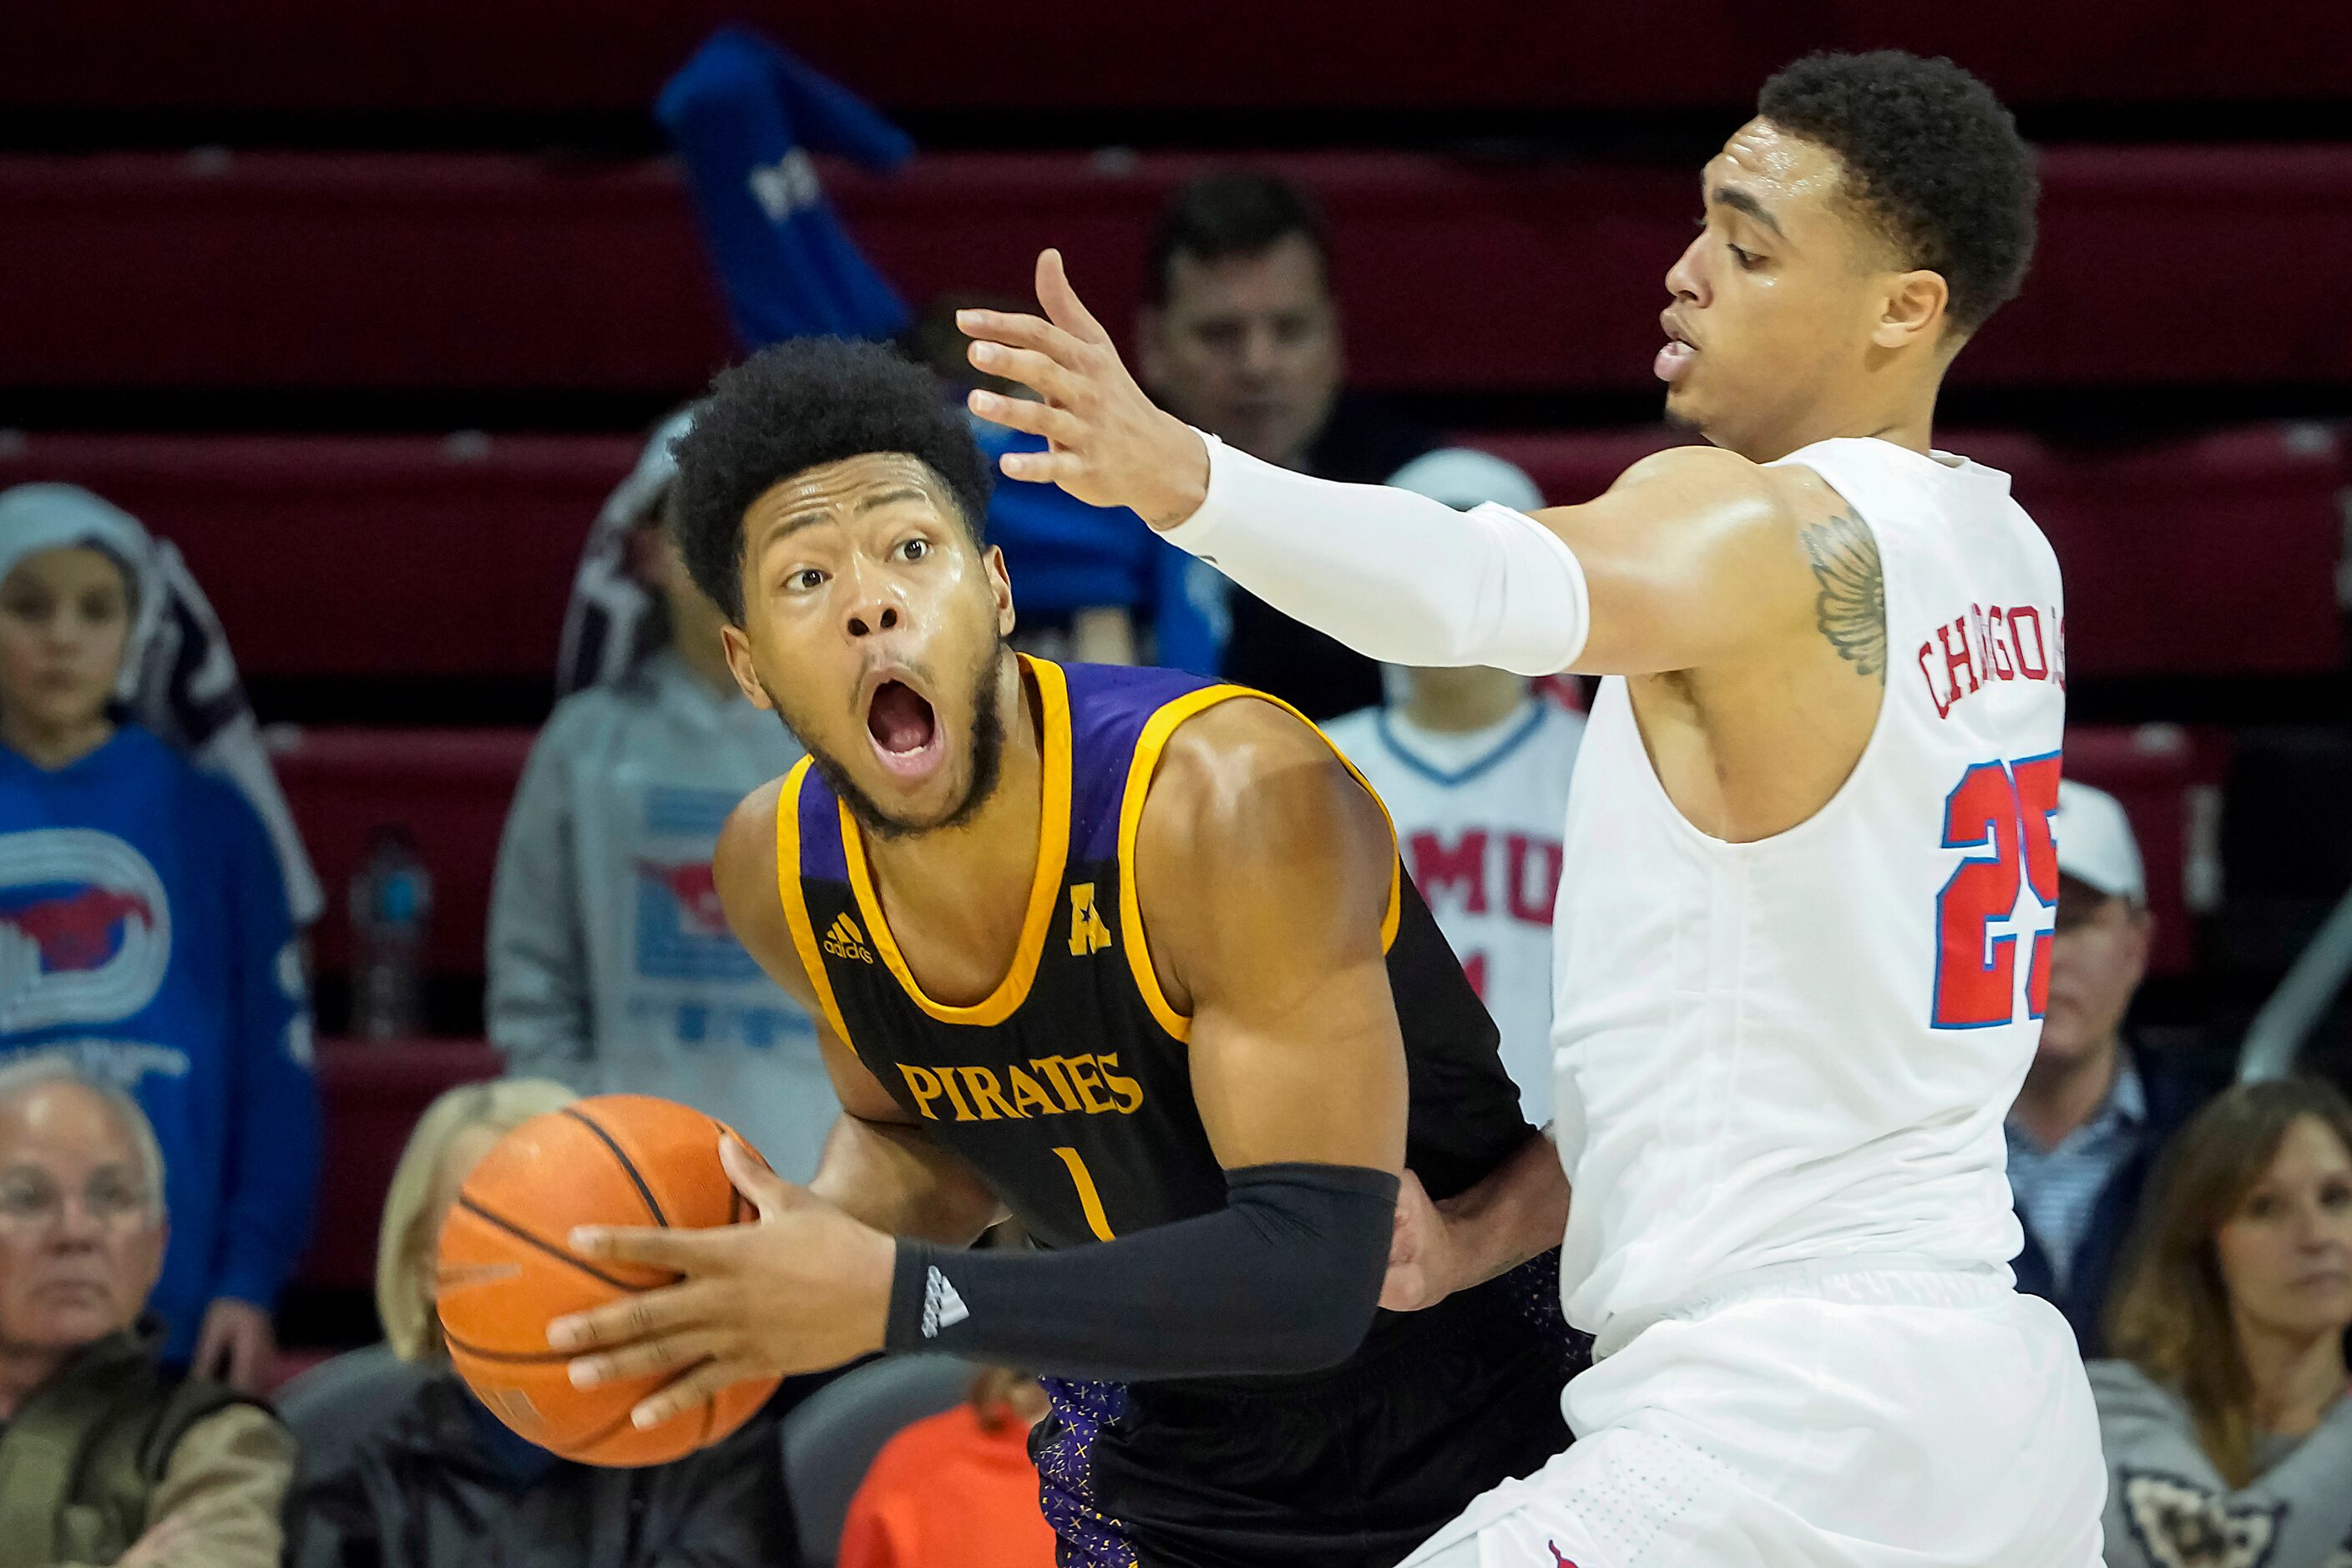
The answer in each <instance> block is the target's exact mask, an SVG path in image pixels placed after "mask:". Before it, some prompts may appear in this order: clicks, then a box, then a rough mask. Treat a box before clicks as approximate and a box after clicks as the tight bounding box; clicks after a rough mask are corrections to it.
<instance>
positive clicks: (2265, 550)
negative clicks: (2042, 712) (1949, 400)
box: [1465, 426, 2347, 676]
mask: <svg viewBox="0 0 2352 1568" xmlns="http://www.w3.org/2000/svg"><path fill="white" fill-rule="evenodd" d="M1465 439H1467V440H1469V441H1471V442H1472V443H1473V444H1474V445H1476V446H1479V447H1486V448H1487V449H1488V450H1490V451H1493V452H1495V453H1496V454H1498V455H1500V456H1502V457H1505V458H1509V459H1511V460H1512V461H1513V462H1515V463H1517V464H1518V465H1519V466H1520V467H1521V468H1526V469H1527V470H1528V473H1529V474H1531V475H1532V476H1533V477H1534V479H1535V480H1536V482H1537V484H1538V486H1540V487H1541V488H1542V489H1543V491H1544V493H1545V495H1546V496H1548V497H1549V498H1551V499H1553V500H1558V501H1561V502H1574V501H1580V500H1590V499H1591V497H1593V496H1594V495H1597V494H1599V493H1600V492H1601V490H1602V489H1606V488H1607V487H1608V485H1609V483H1610V481H1611V480H1612V479H1615V478H1616V476H1617V475H1618V474H1619V473H1621V472H1622V471H1623V469H1624V468H1626V467H1627V466H1628V465H1629V464H1631V463H1633V462H1634V461H1636V460H1637V459H1639V458H1643V457H1644V456H1647V455H1648V454H1649V453H1651V452H1653V451H1655V450H1657V449H1659V448H1660V447H1664V446H1666V445H1669V444H1670V443H1671V442H1672V441H1673V440H1674V439H1675V437H1673V436H1672V435H1671V434H1669V433H1667V432H1665V431H1663V430H1648V431H1609V432H1601V433H1592V434H1581V433H1580V434H1573V435H1543V436H1492V437H1490V436H1473V437H1465ZM1938 439H1939V440H1940V442H1941V444H1942V445H1944V446H1945V447H1949V448H1951V449H1952V450H1955V451H1959V452H1965V453H1967V454H1969V456H1971V457H1973V458H1977V459H1978V460H1979V461H1980V462H1984V463H1988V464H1990V465H1991V466H1992V467H1994V468H2000V469H2003V470H2005V471H2007V472H2008V473H2009V474H2010V475H2011V478H2012V479H2013V480H2014V481H2015V492H2014V493H2015V494H2016V496H2017V499H2018V500H2020V501H2021V503H2023V505H2024V506H2025V509H2026V510H2028V511H2030V512H2032V514H2033V516H2034V519H2035V521H2038V522H2040V523H2041V525H2042V530H2043V531H2045V532H2046V533H2048V534H2049V536H2050V541H2051V543H2052V545H2053V547H2054V548H2055V549H2056V551H2057V552H2058V561H2059V564H2060V565H2061V566H2062V567H2063V569H2064V571H2065V574H2066V617H2067V653H2068V658H2069V665H2068V668H2070V670H2072V671H2073V672H2074V673H2076V674H2080V675H2095V676H2117V675H2167V674H2181V675H2191V674H2247V675H2252V674H2289V673H2312V672H2320V671H2326V670H2332V669H2336V668H2339V667H2340V665H2341V664H2342V662H2343V658H2344V647H2343V620H2342V616H2341V613H2340V611H2339V610H2338V609H2337V606H2336V564H2337V562H2338V560H2339V558H2340V556H2341V555H2342V552H2343V523H2342V519H2341V513H2340V512H2339V510H2338V504H2339V501H2338V498H2339V496H2340V495H2341V493H2342V491H2343V489H2344V487H2345V484H2346V482H2347V476H2346V473H2345V454H2344V451H2343V449H2342V447H2341V445H2340V443H2339V441H2338V440H2337V439H2336V437H2335V436H2334V435H2333V434H2332V433H2330V432H2328V431H2326V430H2325V429H2322V428H2319V427H2316V426H2250V427H2246V428H2243V429H2236V430H2228V431H2221V432H2218V433H2214V434H2211V435H2207V436H2203V437H2196V438H2193V439H2189V440H2185V441H2177V442H2167V443H2161V444H2151V445H2148V446H2146V447H2131V448H2127V449H2118V450H2106V449H2093V450H2086V449H2083V448H2076V447H2056V446H2053V445H2051V444H2049V443H2046V442H2042V441H2038V440H2035V439H2033V438H2032V437H2024V436H2020V435H2017V434H2014V433H2011V432H1990V431H1950V432H1946V433H1944V434H1942V435H1941V436H1940V437H1938Z"/></svg>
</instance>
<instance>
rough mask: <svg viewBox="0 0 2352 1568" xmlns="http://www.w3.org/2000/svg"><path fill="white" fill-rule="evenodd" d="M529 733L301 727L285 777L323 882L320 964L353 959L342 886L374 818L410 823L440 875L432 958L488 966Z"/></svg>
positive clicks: (478, 969)
mask: <svg viewBox="0 0 2352 1568" xmlns="http://www.w3.org/2000/svg"><path fill="white" fill-rule="evenodd" d="M531 738H532V732H531V731H529V730H305V731H299V732H297V733H296V734H295V735H294V736H293V737H291V739H290V741H289V743H288V744H287V746H286V747H285V749H284V750H282V751H280V752H278V757H277V763H278V779H279V780H280V781H281V782H282V783H283V784H284V785H285V786H286V797H287V799H288V800H289V801H290V802H291V803H292V804H293V807H294V820H295V821H296V823H297V824H299V826H300V827H301V829H302V837H303V841H304V842H305V843H307V844H308V845H309V846H310V858H311V859H312V860H314V861H315V862H317V864H318V868H319V877H320V880H321V881H323V882H324V883H325V884H326V886H327V910H326V913H325V915H324V916H323V917H321V918H320V921H319V926H318V931H317V932H316V942H317V944H318V963H319V966H320V968H321V969H324V970H329V971H338V970H341V969H343V968H345V967H346V966H347V965H348V964H349V963H350V959H351V942H352V931H351V917H350V906H349V902H348V899H347V896H346V889H348V888H349V887H350V885H351V879H352V875H353V873H355V872H357V871H358V870H359V868H360V867H361V866H362V863H363V862H364V861H365V860H366V858H367V851H368V843H369V838H370V837H371V835H373V832H374V831H375V829H376V828H377V827H378V826H404V827H406V828H407V829H408V830H409V832H410V833H411V834H412V835H414V836H415V839H416V847H417V853H418V856H419V858H421V859H422V860H423V861H424V862H425V869H426V870H427V871H429V872H430V873H431V874H432V877H433V912H432V928H431V931H430V933H429V936H428V942H429V946H428V950H427V955H426V956H427V963H428V964H429V966H430V967H431V968H432V969H434V970H435V971H437V972H439V973H447V974H479V973H482V958H483V928H484V923H485V921H486V920H487V918H488V910H489V899H490V875H491V872H492V870H493V869H494V868H495V867H496V866H497V863H498V850H499V832H500V831H501V830H502V829H503V828H504V827H505V826H506V817H507V807H508V805H509V803H510V802H511V801H512V800H513V798H514V790H515V783H516V781H517V780H518V779H520V777H521V776H522V766H523V762H524V760H525V759H526V758H527V757H528V756H529V755H530V742H531Z"/></svg>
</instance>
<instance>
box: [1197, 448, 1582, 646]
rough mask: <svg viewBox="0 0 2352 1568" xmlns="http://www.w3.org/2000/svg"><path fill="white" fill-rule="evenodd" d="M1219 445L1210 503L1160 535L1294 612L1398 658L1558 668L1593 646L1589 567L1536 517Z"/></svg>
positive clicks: (1343, 639) (1215, 452) (1349, 639)
mask: <svg viewBox="0 0 2352 1568" xmlns="http://www.w3.org/2000/svg"><path fill="white" fill-rule="evenodd" d="M1209 453H1210V464H1209V486H1208V498H1207V500H1205V501H1203V502H1202V505H1201V508H1200V510H1197V511H1195V512H1194V513H1193V514H1192V516H1191V517H1190V518H1187V519H1186V520H1185V521H1182V522H1181V523H1178V524H1177V525H1175V526H1174V527H1172V528H1171V529H1169V530H1167V531H1166V532H1165V535H1164V537H1166V538H1167V539H1168V540H1169V541H1170V542H1171V543H1175V544H1178V545H1181V546H1182V547H1183V548H1184V549H1186V550H1188V551H1191V552H1192V553H1193V554H1195V555H1197V556H1199V557H1200V558H1201V559H1202V560H1203V561H1206V562H1208V563H1210V564H1212V565H1213V566H1215V567H1216V568H1217V569H1218V570H1219V571H1221V572H1223V574H1225V575H1226V576H1228V577H1231V578H1232V579H1233V580H1234V582H1236V583H1238V584H1241V585H1242V586H1243V587H1244V588H1247V589H1248V590H1249V591H1250V592H1251V593H1253V594H1255V595H1257V596H1258V597H1259V598H1261V599H1264V600H1265V602H1266V603H1268V604H1270V605H1274V606H1275V608H1276V609H1278V610H1281V611H1282V612H1283V613H1284V614H1286V615H1288V616H1293V617H1295V618H1297V619H1298V620H1301V621H1304V622H1305V623H1307V625H1308V626H1313V627H1315V628H1316V629H1317V630H1318V631H1321V632H1324V633H1327V634H1328V635H1329V636H1331V637H1337V638H1338V639H1339V641H1341V642H1344V643H1346V644H1347V645H1348V646H1349V647H1352V648H1354V649H1356V650H1357V651H1358V652H1359V653H1364V654H1369V655H1370V656H1371V657H1373V658H1380V659H1385V660H1388V661H1389V662H1391V663H1394V664H1410V665H1422V666H1450V665H1468V664H1484V665H1493V666H1496V667H1497V668H1503V669H1509V670H1515V671H1517V672H1518V673H1519V674H1522V675H1549V674H1552V673H1555V672H1556V671H1559V670H1562V669H1565V668H1568V667H1569V666H1570V664H1572V663H1573V662H1574V661H1575V659H1576V657H1577V655H1578V654H1579V653H1580V652H1581V651H1582V650H1583V647H1584V639H1585V629H1586V625H1587V621H1588V619H1589V614H1590V612H1589V607H1588V604H1587V597H1586V587H1585V582H1584V573H1583V570H1582V568H1581V567H1580V565H1579V564H1578V563H1577V560H1576V556H1575V555H1574V553H1573V552H1570V549H1569V547H1568V545H1567V544H1566V543H1565V542H1563V541H1561V540H1560V539H1559V536H1558V535H1556V534H1554V533H1553V532H1551V531H1550V530H1549V529H1547V528H1545V527H1544V526H1543V525H1542V524H1541V523H1538V522H1537V521H1534V520H1533V519H1531V518H1528V517H1527V516H1525V515H1524V514H1522V513H1519V512H1515V511H1511V510H1508V509H1507V508H1503V507H1498V506H1484V507H1479V508H1477V509H1475V510H1472V511H1467V512H1457V511H1455V510H1454V509H1453V508H1451V507H1449V506H1446V505H1444V503H1443V502H1440V501H1434V500H1430V499H1428V498H1427V497H1425V496H1418V495H1414V494H1413V493H1412V492H1411V491H1409V490H1400V489H1390V488H1388V487H1385V486H1381V485H1342V484H1336V483H1333V482H1332V481H1330V480H1328V479H1310V478H1308V477H1307V475H1304V474H1294V473H1291V472H1289V471H1287V470H1286V469H1283V468H1276V467H1275V466H1274V465H1272V464H1270V463H1264V462H1260V461H1259V460H1258V459H1256V458H1252V457H1250V456H1249V455H1247V454H1246V453H1244V452H1239V451H1236V450H1234V448H1232V447H1226V446H1224V445H1223V444H1222V443H1220V442H1217V441H1215V440H1213V439H1212V440H1210V442H1209Z"/></svg>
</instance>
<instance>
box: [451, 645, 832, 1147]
mask: <svg viewBox="0 0 2352 1568" xmlns="http://www.w3.org/2000/svg"><path fill="white" fill-rule="evenodd" d="M799 757H800V748H799V747H798V746H796V745H795V744H793V741H792V738H791V737H790V736H789V735H788V734H787V733H786V732H785V731H784V728H783V726H782V724H780V723H778V722H777V721H776V716H775V715H774V714H772V713H767V712H762V711H761V710H759V709H756V708H753V707H752V706H751V704H750V703H748V702H746V701H744V700H741V699H740V697H737V696H734V695H733V694H731V693H727V692H721V691H719V690H716V689H713V688H712V687H711V686H709V684H708V683H707V682H705V681H703V680H702V679H700V678H698V676H696V675H695V674H694V673H693V671H692V670H691V669H689V668H688V667H687V665H686V663H685V661H684V660H683V659H681V658H678V656H677V654H676V653H675V652H671V651H667V650H665V651H663V652H660V653H657V654H655V655H654V656H652V657H651V658H647V659H646V661H645V663H644V664H643V665H642V666H641V667H640V668H638V669H637V670H636V671H635V673H633V674H631V675H628V676H625V677H623V678H621V679H618V680H616V681H614V683H612V684H610V685H605V686H598V687H593V688H590V689H587V690H583V691H580V692H576V693H574V694H573V695H572V696H570V697H567V698H565V699H564V700H562V702H561V703H559V704H558V705H557V707H556V710H555V713H554V716H553V717H552V718H551V719H550V720H549V721H548V723H547V728H546V729H544V730H542V731H541V732H540V736H539V740H538V742H537V743H536V744H535V745H533V746H532V748H531V753H530V766H529V767H527V768H526V769H525V770H524V772H523V776H522V784H521V786H520V788H519V789H518V790H517V791H516V793H515V801H514V806H513V809H512V810H511V811H510V812H509V814H508V816H507V826H506V834H505V837H504V838H503V839H502V840H501V841H500V843H499V865H498V875H497V878H496V880H495V882H494V883H493V885H492V889H491V894H490V928H489V998H488V1017H489V1033H490V1039H491V1041H492V1043H493V1044H495V1045H497V1046H498V1047H499V1049H500V1050H501V1051H502V1052H504V1053H505V1056H506V1060H507V1068H508V1070H509V1071H510V1072H515V1073H527V1074H531V1075H534V1076H541V1077H547V1078H552V1079H558V1080H559V1081H561V1082H563V1083H567V1084H569V1085H571V1086H572V1088H574V1089H578V1090H579V1091H580V1092H582V1093H583V1094H620V1093H629V1094H657V1095H662V1096H665V1097H667V1098H668V1099H671V1100H683V1101H685V1102H686V1103H687V1104H688V1105H691V1106H694V1107H696V1108H697V1109H698V1110H704V1111H708V1112H709V1113H710V1114H711V1115H714V1116H718V1117H721V1118H723V1119H725V1120H726V1121H727V1122H728V1123H729V1124H730V1125H731V1126H733V1127H734V1128H735V1129H736V1130H737V1131H740V1132H741V1133H742V1134H743V1136H744V1137H745V1138H747V1139H749V1140H751V1143H752V1145H753V1146H754V1147H755V1148H757V1149H758V1150H759V1151H760V1152H761V1153H762V1154H764V1155H766V1156H767V1158H768V1162H769V1163H771V1164H772V1165H773V1166H774V1167H775V1168H776V1170H777V1171H778V1172H779V1173H781V1174H782V1175H784V1176H785V1177H787V1178H789V1179H791V1180H793V1181H805V1180H807V1179H808V1177H809V1176H810V1175H812V1174H813V1173H814V1172H815V1170H816V1161H817V1154H818V1152H819V1150H820V1149H821V1147H822V1146H823V1144H824V1136H825V1132H826V1131H827V1130H828V1129H829V1128H830V1127H831V1126H832V1125H833V1121H834V1118H835V1115H837V1114H838V1113H839V1110H840V1103H839V1101H838V1100H836V1099H835V1094H834V1090H833V1085H832V1082H831V1080H830V1079H827V1078H826V1077H825V1073H824V1064H823V1062H822V1061H821V1059H820V1058H819V1056H818V1053H817V1047H816V1034H815V1030H814V1027H813V1026H811V1025H810V1022H809V1018H808V1015H807V1014H805V1013H804V1012H803V1011H802V1010H801V1008H800V1007H799V1006H798V1005H795V1004H794V1003H793V1000H792V999H791V998H790V997H789V996H787V995H785V994H783V993H782V991H780V990H778V989H777V988H776V985H775V984H774V982H772V981H771V980H770V979H769V978H768V977H767V976H766V975H764V974H762V973H761V972H760V969H759V966H758V965H757V964H755V963H753V962H752V961H751V956H750V955H749V954H748V953H746V952H744V951H743V950H742V948H741V947H740V945H739V944H738V943H737V942H736V941H735V938H734V937H733V935H732V934H731V933H730V931H728V929H727V922H726V920H725V917H724V916H723V915H722V914H721V912H720V910H719V898H718V894H717V892H716V890H715V889H713V887H712V885H711V877H710V854H711V849H712V847H714V846H715V845H716V843H717V842H718V837H719V826H720V824H721V823H723V822H724V821H725V820H726V817H727V814H728V813H729V812H730V811H731V810H732V809H734V807H735V805H736V803H737V802H739V801H740V800H741V799H742V798H743V796H745V795H749V794H750V793H751V791H753V790H755V789H757V788H759V787H760V786H761V784H765V783H767V782H768V781H769V780H770V779H772V778H774V777H775V776H776V775H777V774H779V773H782V772H784V771H785V770H786V769H787V768H789V767H790V766H791V765H792V764H793V763H794V762H795V761H797V760H798V759H799Z"/></svg>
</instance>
